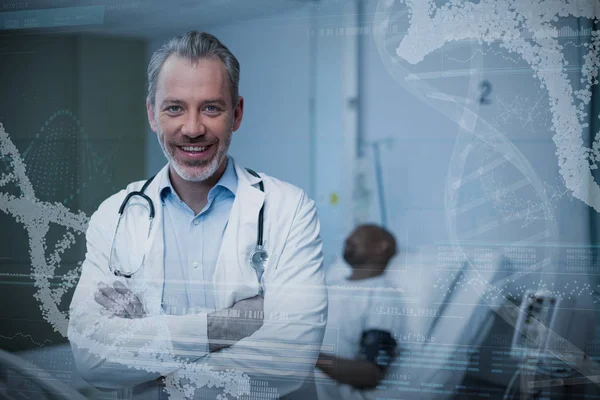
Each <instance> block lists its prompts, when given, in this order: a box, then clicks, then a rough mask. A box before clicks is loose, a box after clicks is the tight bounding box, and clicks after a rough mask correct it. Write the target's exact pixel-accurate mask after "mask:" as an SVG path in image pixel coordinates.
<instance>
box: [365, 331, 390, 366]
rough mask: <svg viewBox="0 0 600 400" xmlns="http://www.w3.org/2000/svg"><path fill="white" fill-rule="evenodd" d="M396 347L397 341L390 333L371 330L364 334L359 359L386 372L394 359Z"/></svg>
mask: <svg viewBox="0 0 600 400" xmlns="http://www.w3.org/2000/svg"><path fill="white" fill-rule="evenodd" d="M396 346H397V343H396V339H394V337H393V336H392V335H391V334H390V333H389V332H388V331H383V330H379V329H370V330H368V331H365V332H363V334H362V337H361V339H360V352H359V355H358V359H359V360H367V361H370V362H372V363H375V364H376V365H377V366H378V367H379V368H380V369H382V370H385V369H386V368H387V367H388V366H389V365H390V363H391V362H392V360H393V359H394V356H395V351H396Z"/></svg>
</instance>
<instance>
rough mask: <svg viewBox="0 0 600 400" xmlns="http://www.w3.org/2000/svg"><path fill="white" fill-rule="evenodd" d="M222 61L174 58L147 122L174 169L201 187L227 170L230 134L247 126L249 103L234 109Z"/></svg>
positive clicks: (240, 102)
mask: <svg viewBox="0 0 600 400" xmlns="http://www.w3.org/2000/svg"><path fill="white" fill-rule="evenodd" d="M230 85H231V84H230V82H229V78H228V75H227V71H226V69H225V66H224V65H223V63H222V62H221V61H220V60H200V61H198V63H197V64H195V65H194V64H192V63H191V62H190V61H189V60H187V59H183V58H180V57H177V56H170V57H169V58H168V59H167V61H165V63H164V65H163V67H162V69H161V71H160V74H159V77H158V83H157V87H156V97H155V106H154V108H153V107H152V106H151V105H150V103H149V102H148V103H147V104H146V108H147V111H148V121H149V122H150V126H151V127H152V130H153V131H154V132H156V134H157V135H158V141H159V143H160V145H161V147H162V149H163V152H164V153H165V156H166V157H167V159H168V160H169V163H170V164H171V167H172V168H173V169H174V170H175V172H176V173H177V174H178V175H179V176H180V177H181V178H183V179H184V180H187V181H194V182H200V181H204V180H206V179H208V178H210V177H212V176H213V175H214V174H215V173H217V171H219V170H220V167H222V168H224V167H225V164H224V161H225V159H226V158H227V151H228V149H229V144H230V142H231V134H232V132H233V131H236V130H237V129H238V128H239V126H240V123H241V122H242V115H243V109H244V107H243V104H244V101H243V99H242V98H241V97H239V100H238V103H237V105H234V104H232V103H233V101H232V98H231V86H230Z"/></svg>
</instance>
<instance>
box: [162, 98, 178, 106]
mask: <svg viewBox="0 0 600 400" xmlns="http://www.w3.org/2000/svg"><path fill="white" fill-rule="evenodd" d="M167 104H177V105H181V104H183V101H181V100H177V99H169V98H166V99H164V100H163V101H162V103H161V105H163V106H164V105H167Z"/></svg>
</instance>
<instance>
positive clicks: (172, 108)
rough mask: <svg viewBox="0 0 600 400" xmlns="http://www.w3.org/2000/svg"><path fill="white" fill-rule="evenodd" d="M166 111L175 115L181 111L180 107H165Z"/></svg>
mask: <svg viewBox="0 0 600 400" xmlns="http://www.w3.org/2000/svg"><path fill="white" fill-rule="evenodd" d="M167 111H170V112H173V113H177V112H179V111H181V107H180V106H169V107H167Z"/></svg>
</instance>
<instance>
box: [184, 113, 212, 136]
mask: <svg viewBox="0 0 600 400" xmlns="http://www.w3.org/2000/svg"><path fill="white" fill-rule="evenodd" d="M182 133H183V134H184V135H185V136H189V137H191V138H195V137H198V136H202V135H204V134H206V126H204V123H203V121H202V115H201V114H200V113H189V114H188V117H187V119H186V121H185V123H184V125H183V129H182Z"/></svg>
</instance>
